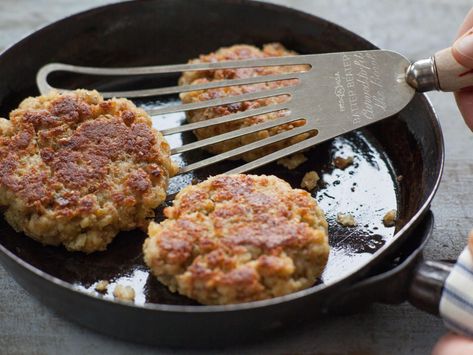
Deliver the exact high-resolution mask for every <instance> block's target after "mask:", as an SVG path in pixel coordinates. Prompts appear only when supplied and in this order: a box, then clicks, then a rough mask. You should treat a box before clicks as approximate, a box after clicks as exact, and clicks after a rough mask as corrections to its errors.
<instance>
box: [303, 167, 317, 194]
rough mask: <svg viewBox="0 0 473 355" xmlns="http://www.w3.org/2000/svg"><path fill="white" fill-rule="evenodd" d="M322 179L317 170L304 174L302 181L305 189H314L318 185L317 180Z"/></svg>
mask: <svg viewBox="0 0 473 355" xmlns="http://www.w3.org/2000/svg"><path fill="white" fill-rule="evenodd" d="M319 180H320V177H319V174H317V172H316V171H309V172H308V173H306V174H305V175H304V177H303V178H302V181H301V187H302V188H303V189H306V190H309V191H312V190H313V189H315V187H316V186H317V182H318V181H319Z"/></svg>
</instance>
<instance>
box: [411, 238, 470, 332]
mask: <svg viewBox="0 0 473 355" xmlns="http://www.w3.org/2000/svg"><path fill="white" fill-rule="evenodd" d="M408 299H409V301H410V302H411V303H412V304H413V305H414V306H416V307H418V308H420V309H422V310H424V311H427V312H429V313H433V314H437V315H440V317H441V318H442V320H443V321H444V323H445V325H446V326H447V328H449V329H450V330H452V331H454V332H456V333H459V334H462V335H466V336H469V337H473V255H472V254H471V253H470V251H469V249H468V247H467V248H465V249H464V250H463V252H462V253H461V254H460V256H459V257H458V260H457V261H456V262H455V263H454V264H450V265H449V264H447V263H444V262H432V261H430V262H423V263H421V264H419V266H418V267H417V269H416V272H415V274H414V277H413V279H412V283H411V285H410V288H409V290H408Z"/></svg>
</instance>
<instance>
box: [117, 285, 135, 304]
mask: <svg viewBox="0 0 473 355" xmlns="http://www.w3.org/2000/svg"><path fill="white" fill-rule="evenodd" d="M113 296H114V297H115V298H117V299H119V300H121V301H133V300H134V299H135V290H134V289H133V287H131V286H123V285H120V284H119V285H117V286H116V287H115V289H114V290H113Z"/></svg>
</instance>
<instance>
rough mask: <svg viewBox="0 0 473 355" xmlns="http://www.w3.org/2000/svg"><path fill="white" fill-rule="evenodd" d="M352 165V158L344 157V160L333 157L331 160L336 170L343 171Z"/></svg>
mask: <svg viewBox="0 0 473 355" xmlns="http://www.w3.org/2000/svg"><path fill="white" fill-rule="evenodd" d="M352 164H353V157H346V158H342V157H335V159H333V165H335V167H336V168H339V169H342V170H345V169H346V168H348V167H349V166H350V165H352Z"/></svg>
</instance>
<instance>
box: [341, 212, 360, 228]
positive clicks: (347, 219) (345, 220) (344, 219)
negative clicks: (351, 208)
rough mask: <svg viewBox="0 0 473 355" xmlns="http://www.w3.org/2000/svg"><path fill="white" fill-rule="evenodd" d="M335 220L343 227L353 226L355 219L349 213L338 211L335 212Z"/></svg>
mask: <svg viewBox="0 0 473 355" xmlns="http://www.w3.org/2000/svg"><path fill="white" fill-rule="evenodd" d="M337 222H338V223H340V224H341V225H342V226H344V227H355V226H356V220H355V217H353V216H352V215H351V214H349V213H338V214H337Z"/></svg>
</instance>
